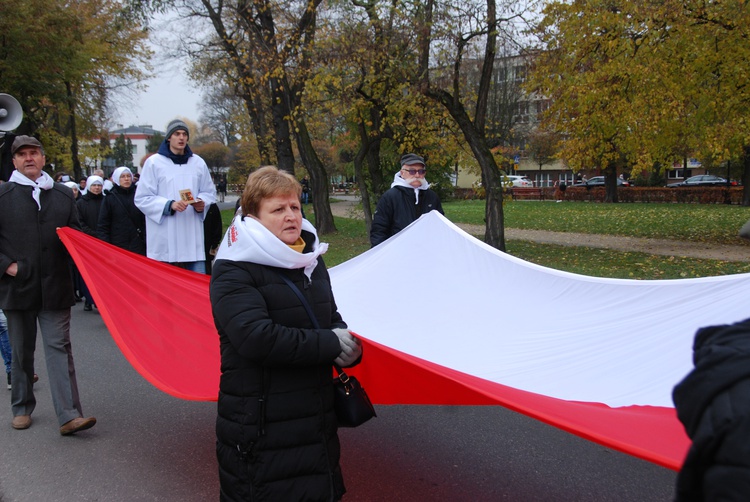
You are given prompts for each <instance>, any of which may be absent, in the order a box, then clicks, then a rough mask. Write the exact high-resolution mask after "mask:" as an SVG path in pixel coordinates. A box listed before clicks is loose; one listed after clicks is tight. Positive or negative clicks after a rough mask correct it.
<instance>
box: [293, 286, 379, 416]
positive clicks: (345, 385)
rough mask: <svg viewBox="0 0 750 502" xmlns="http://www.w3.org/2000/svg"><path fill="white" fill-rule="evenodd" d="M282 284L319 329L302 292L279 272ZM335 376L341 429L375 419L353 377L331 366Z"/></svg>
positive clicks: (335, 398)
mask: <svg viewBox="0 0 750 502" xmlns="http://www.w3.org/2000/svg"><path fill="white" fill-rule="evenodd" d="M279 275H280V276H281V278H282V279H283V280H284V282H285V283H286V284H287V285H288V286H289V287H290V288H292V291H294V294H295V295H297V298H299V301H300V302H301V303H302V306H303V307H305V310H306V311H307V315H308V316H310V321H311V322H312V325H313V327H314V328H317V329H319V328H320V324H318V319H317V318H316V317H315V315H314V314H313V312H312V308H310V304H309V303H307V300H306V299H305V297H304V296H302V292H301V291H300V290H299V288H298V287H297V286H295V285H294V283H293V282H292V281H291V280H290V279H289V278H288V277H287V276H285V275H284V274H282V273H280V272H279ZM333 367H334V369H335V370H336V373H337V376H336V377H334V379H333V389H334V395H333V408H334V410H335V411H336V418H337V419H338V423H339V426H341V427H357V426H358V425H362V424H363V423H365V422H367V421H368V420H370V419H371V418H373V417H376V416H377V415H376V414H375V408H374V407H373V405H372V403H371V402H370V398H369V397H367V392H365V389H364V388H363V387H362V385H361V384H360V383H359V380H357V378H356V377H354V376H349V375H347V374H346V372H344V370H343V369H342V368H341V366H339V365H338V364H335V363H334V364H333Z"/></svg>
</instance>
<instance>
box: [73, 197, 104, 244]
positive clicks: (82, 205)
mask: <svg viewBox="0 0 750 502" xmlns="http://www.w3.org/2000/svg"><path fill="white" fill-rule="evenodd" d="M103 200H104V195H103V194H99V195H94V194H93V193H90V192H86V195H83V196H81V197H80V198H79V199H78V200H77V201H76V206H77V207H78V219H79V221H80V223H81V230H83V231H84V232H86V233H87V234H89V235H90V236H92V237H96V227H97V225H98V224H99V211H100V210H101V207H102V201H103Z"/></svg>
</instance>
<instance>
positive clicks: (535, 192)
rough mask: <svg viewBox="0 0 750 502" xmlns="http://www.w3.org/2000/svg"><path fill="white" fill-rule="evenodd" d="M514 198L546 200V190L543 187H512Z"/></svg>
mask: <svg viewBox="0 0 750 502" xmlns="http://www.w3.org/2000/svg"><path fill="white" fill-rule="evenodd" d="M510 192H511V195H512V196H513V200H518V199H539V200H544V190H542V188H541V187H513V188H511V189H510Z"/></svg>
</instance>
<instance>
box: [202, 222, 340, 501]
mask: <svg viewBox="0 0 750 502" xmlns="http://www.w3.org/2000/svg"><path fill="white" fill-rule="evenodd" d="M303 238H304V239H305V241H306V242H312V240H313V239H312V236H309V237H305V235H304V233H303ZM279 272H280V273H282V274H285V275H287V276H288V277H289V278H290V279H291V280H292V281H293V282H294V283H295V284H296V285H297V287H299V288H300V290H301V291H302V292H303V294H304V295H305V297H306V298H307V300H308V302H309V303H310V305H311V306H312V308H313V310H314V312H315V315H316V317H317V319H318V322H319V324H320V326H321V329H318V330H316V329H313V327H312V323H311V322H310V318H309V317H308V315H307V312H306V310H305V308H304V307H303V306H302V304H301V303H300V301H299V299H298V298H297V296H296V295H295V294H294V292H293V291H292V290H291V289H290V288H289V286H288V285H286V284H285V283H284V282H283V280H282V278H281V277H280V276H279V275H278V274H279ZM211 305H212V308H213V315H214V322H215V323H216V328H217V330H218V332H219V340H220V345H221V383H220V388H219V405H218V418H217V420H216V436H217V456H218V460H219V478H220V483H221V500H231V501H256V500H269V501H287V500H289V501H292V500H295V501H296V500H305V501H316V500H321V501H322V500H339V499H340V498H341V496H342V495H343V494H344V492H345V490H344V484H343V478H342V476H341V470H340V468H339V440H338V436H337V432H336V430H337V423H336V416H335V414H334V411H333V386H332V374H331V365H332V362H333V360H334V359H335V358H336V356H338V355H339V353H340V352H341V347H340V344H339V341H338V337H337V336H336V334H335V333H333V331H331V330H330V329H323V328H345V327H346V324H345V323H344V322H343V321H342V319H341V316H340V315H339V313H338V311H337V308H336V303H335V301H334V298H333V293H332V292H331V286H330V279H329V277H328V272H327V271H326V269H325V265H324V263H323V261H322V259H319V263H318V266H317V267H316V268H315V271H314V272H313V275H312V281H311V282H309V281H308V280H307V278H306V277H305V276H304V274H303V270H302V269H298V270H286V269H279V268H274V267H268V266H263V265H257V264H254V263H248V262H234V261H228V260H217V261H216V262H215V263H214V270H213V275H212V278H211Z"/></svg>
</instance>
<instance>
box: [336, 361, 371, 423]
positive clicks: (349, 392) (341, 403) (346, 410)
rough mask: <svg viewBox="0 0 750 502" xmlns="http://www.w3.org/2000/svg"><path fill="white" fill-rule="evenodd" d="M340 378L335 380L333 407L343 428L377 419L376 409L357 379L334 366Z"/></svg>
mask: <svg viewBox="0 0 750 502" xmlns="http://www.w3.org/2000/svg"><path fill="white" fill-rule="evenodd" d="M333 367H334V368H336V372H337V373H338V376H337V377H335V378H334V379H333V388H334V392H335V394H334V397H333V407H334V409H335V410H336V418H338V421H339V425H340V426H341V427H357V426H358V425H362V424H363V423H365V422H367V421H368V420H370V419H371V418H372V417H376V416H377V415H376V414H375V408H374V407H373V406H372V403H371V402H370V398H369V397H368V396H367V392H365V389H364V388H362V385H361V384H360V383H359V380H357V378H356V377H353V376H349V375H347V374H346V373H345V372H344V370H343V369H341V367H339V365H338V364H334V365H333Z"/></svg>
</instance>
